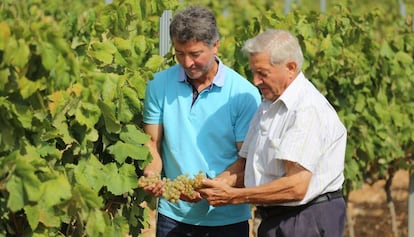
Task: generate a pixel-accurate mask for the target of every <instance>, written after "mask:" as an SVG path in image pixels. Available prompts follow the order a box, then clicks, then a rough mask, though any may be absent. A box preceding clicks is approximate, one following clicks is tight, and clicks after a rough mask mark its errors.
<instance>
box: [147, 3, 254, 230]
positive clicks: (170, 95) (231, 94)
mask: <svg viewBox="0 0 414 237" xmlns="http://www.w3.org/2000/svg"><path fill="white" fill-rule="evenodd" d="M170 37H171V39H172V43H173V47H174V51H175V57H176V59H177V61H178V63H179V64H177V65H175V66H172V67H170V68H169V69H167V70H164V71H161V72H158V73H156V74H155V78H154V79H153V80H152V81H150V82H149V83H148V85H147V90H146V97H145V103H144V131H145V132H146V133H147V134H149V135H150V136H151V139H150V142H149V143H148V144H147V145H148V147H149V148H150V151H151V154H152V156H153V160H152V162H151V163H150V164H149V165H148V166H147V167H146V168H145V169H144V175H145V176H149V175H152V174H161V175H162V176H164V177H167V178H169V179H171V180H173V179H175V178H176V177H177V176H179V175H182V174H189V175H190V176H193V175H196V174H197V173H198V172H199V171H202V172H203V173H205V174H206V175H208V176H209V177H210V178H223V177H226V179H227V178H228V177H234V178H233V179H227V180H233V181H234V182H236V181H238V179H237V178H236V176H237V174H234V173H233V172H232V169H233V168H232V167H231V164H233V163H235V161H236V160H237V159H238V157H237V153H238V150H239V149H240V147H241V145H242V142H243V140H244V137H245V135H246V133H247V130H248V127H249V123H250V120H251V118H252V117H253V114H254V113H255V111H256V110H257V108H258V105H259V104H260V100H261V98H260V94H259V92H258V89H257V88H256V87H254V86H253V85H252V84H251V83H250V82H249V81H248V80H246V79H245V78H244V77H242V76H241V75H239V74H238V73H236V72H235V71H234V70H232V69H230V68H229V67H227V66H226V65H224V64H223V63H222V62H221V61H220V59H219V58H218V57H217V51H218V46H219V32H218V28H217V23H216V19H215V17H214V15H213V14H212V13H211V11H209V10H207V9H205V8H202V7H189V8H188V9H186V10H184V11H182V12H179V13H177V14H176V15H175V16H174V18H173V19H172V21H171V24H170ZM144 190H145V191H147V192H148V193H151V194H152V195H154V196H156V197H160V198H159V203H158V215H157V227H156V233H157V234H156V236H157V237H166V236H168V237H181V236H197V237H203V236H215V237H218V236H226V237H233V236H234V237H248V236H249V224H248V219H249V218H250V206H249V205H248V204H241V205H228V206H224V207H213V206H210V205H209V203H208V202H207V201H205V200H202V199H201V196H200V195H198V196H197V197H196V198H193V199H189V198H188V197H187V198H183V199H185V200H179V201H178V202H177V203H172V202H169V201H167V200H166V199H164V198H162V197H161V195H162V192H163V191H164V190H163V187H162V186H160V185H149V186H147V187H144Z"/></svg>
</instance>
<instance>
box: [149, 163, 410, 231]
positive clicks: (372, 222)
mask: <svg viewBox="0 0 414 237" xmlns="http://www.w3.org/2000/svg"><path fill="white" fill-rule="evenodd" d="M384 185H385V181H384V180H380V181H378V182H376V183H374V184H371V185H370V184H363V185H362V187H361V188H360V189H358V190H355V191H353V192H351V193H350V195H349V200H348V214H349V215H350V217H351V220H352V222H353V226H354V228H353V231H354V237H396V236H394V234H393V230H392V220H391V214H390V213H391V212H390V209H389V207H388V204H387V201H386V194H385V190H384ZM408 187H409V174H408V172H407V171H398V172H397V173H396V174H395V177H394V179H393V183H392V186H391V192H392V193H391V195H392V198H393V200H394V206H395V216H396V222H397V231H398V237H408ZM151 213H152V215H151V220H150V223H151V228H149V229H146V230H144V231H143V235H142V237H154V236H155V232H154V228H153V227H154V225H155V220H154V212H151ZM250 223H251V227H252V228H251V230H252V233H251V237H254V236H255V234H254V227H255V224H254V223H258V220H254V219H253V220H251V221H250ZM351 230H352V228H350V223H349V222H348V223H347V227H346V230H345V235H344V237H351V235H350V231H351Z"/></svg>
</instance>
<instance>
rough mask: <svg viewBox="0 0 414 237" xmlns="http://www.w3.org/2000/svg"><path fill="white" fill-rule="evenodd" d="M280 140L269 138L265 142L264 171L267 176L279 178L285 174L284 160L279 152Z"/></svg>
mask: <svg viewBox="0 0 414 237" xmlns="http://www.w3.org/2000/svg"><path fill="white" fill-rule="evenodd" d="M280 143H281V139H280V138H271V139H268V141H267V149H266V152H265V160H266V162H265V163H266V164H265V171H266V173H267V174H268V175H271V176H273V177H276V178H279V177H282V176H283V175H284V174H285V168H284V160H283V158H284V157H283V156H282V152H281V150H280Z"/></svg>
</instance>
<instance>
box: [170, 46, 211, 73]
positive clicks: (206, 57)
mask: <svg viewBox="0 0 414 237" xmlns="http://www.w3.org/2000/svg"><path fill="white" fill-rule="evenodd" d="M173 45H174V51H175V57H176V59H177V61H178V63H179V64H180V65H181V66H182V67H183V68H184V70H185V72H186V74H187V76H188V77H189V78H190V79H193V80H198V79H200V80H203V79H205V76H206V75H207V74H208V73H209V72H210V70H212V69H213V63H214V62H215V55H216V54H217V49H218V41H217V42H216V43H215V44H214V46H213V47H211V48H210V47H209V46H208V45H207V44H205V43H204V42H202V41H195V40H190V41H188V42H186V43H180V42H178V41H176V40H175V39H174V40H173ZM213 73H214V74H215V73H216V72H213Z"/></svg>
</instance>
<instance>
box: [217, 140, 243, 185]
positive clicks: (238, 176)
mask: <svg viewBox="0 0 414 237" xmlns="http://www.w3.org/2000/svg"><path fill="white" fill-rule="evenodd" d="M242 145H243V142H236V146H237V151H239V150H240V148H241V146H242ZM245 165H246V159H244V158H242V157H239V158H238V159H237V160H236V161H235V162H234V163H233V164H232V165H230V166H229V167H228V168H227V169H226V170H225V171H223V173H221V174H219V175H218V176H217V177H216V178H214V179H217V180H222V181H223V182H225V183H227V184H228V185H230V186H234V187H240V188H242V187H244V168H245Z"/></svg>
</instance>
